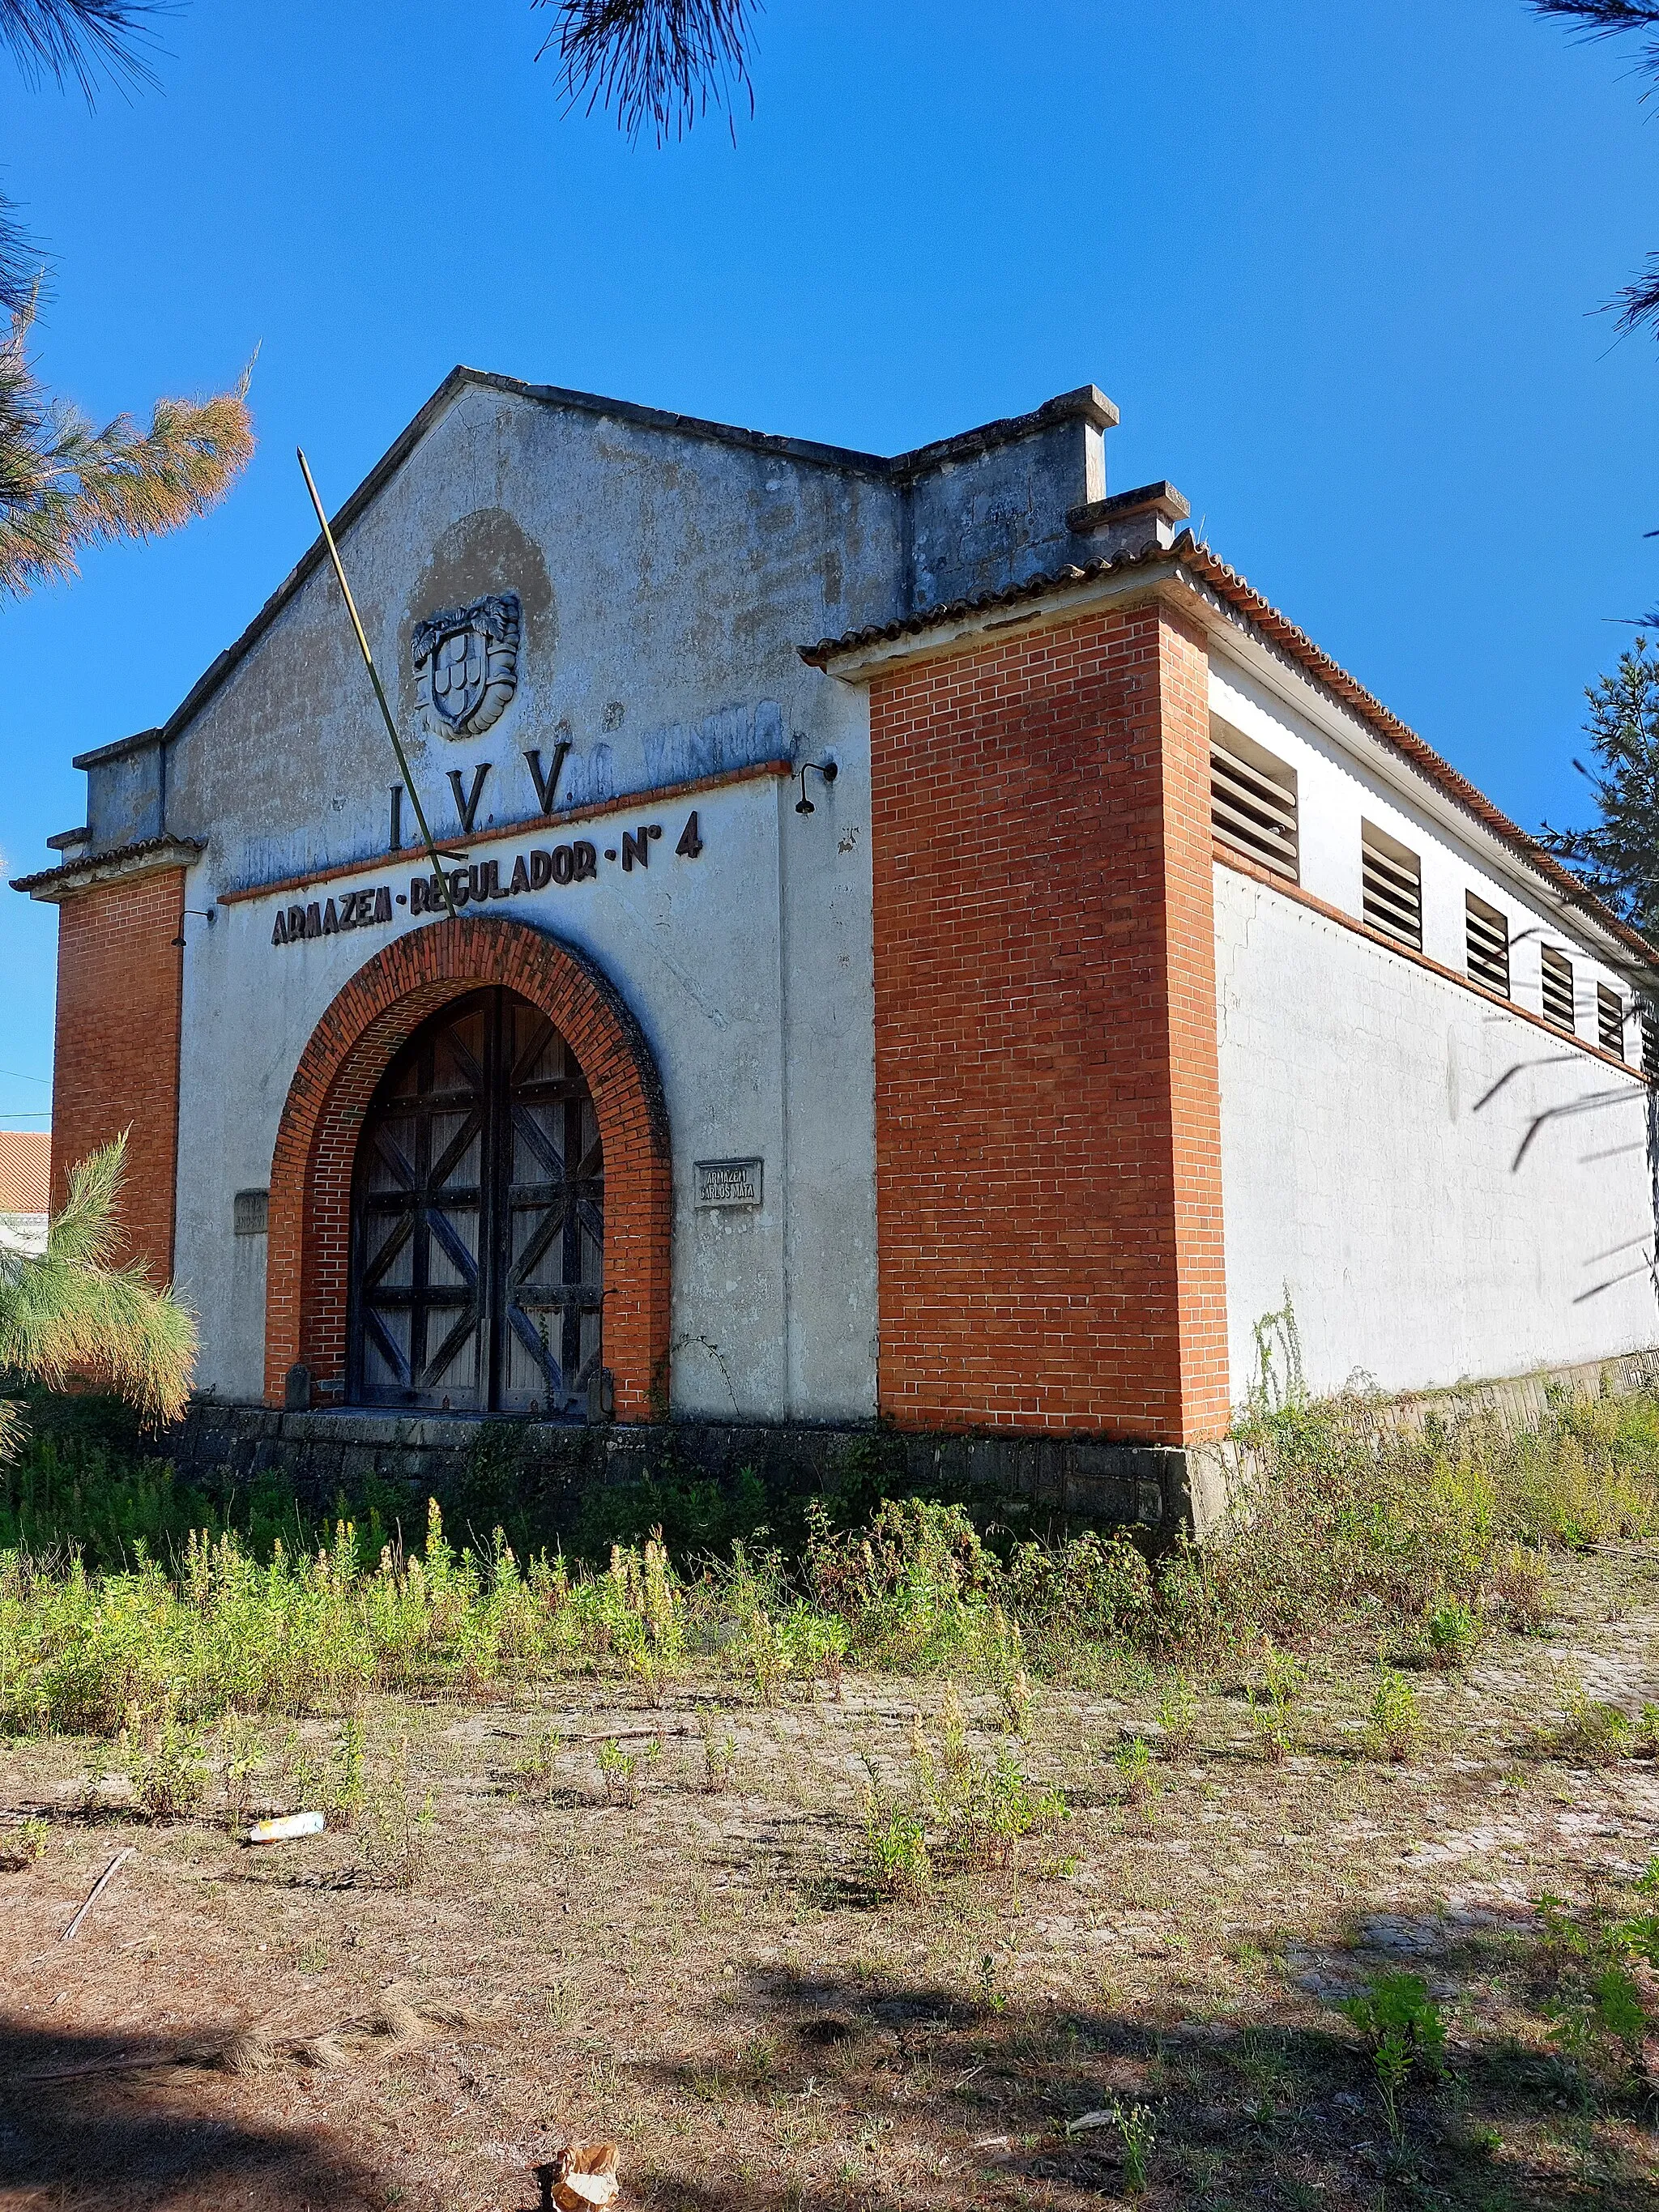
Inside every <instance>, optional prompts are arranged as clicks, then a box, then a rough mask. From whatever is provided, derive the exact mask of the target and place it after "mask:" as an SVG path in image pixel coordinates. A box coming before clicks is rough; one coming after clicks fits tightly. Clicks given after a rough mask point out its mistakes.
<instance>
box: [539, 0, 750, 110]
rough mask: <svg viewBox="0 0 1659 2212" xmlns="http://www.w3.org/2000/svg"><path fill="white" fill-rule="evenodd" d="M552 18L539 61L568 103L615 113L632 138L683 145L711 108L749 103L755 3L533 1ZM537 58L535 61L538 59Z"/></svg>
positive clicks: (731, 0)
mask: <svg viewBox="0 0 1659 2212" xmlns="http://www.w3.org/2000/svg"><path fill="white" fill-rule="evenodd" d="M532 6H534V7H537V8H548V7H550V8H552V9H554V10H555V14H556V27H555V29H554V30H553V31H552V32H550V34H549V35H548V37H547V39H546V40H545V41H544V44H543V46H542V48H541V53H543V54H546V53H554V54H556V55H557V57H558V60H559V64H560V75H561V78H562V83H563V86H564V90H565V94H566V96H567V98H568V100H569V101H570V103H571V105H572V106H575V105H578V104H580V103H581V102H583V101H584V100H585V101H586V112H588V113H589V114H591V113H592V111H593V109H594V108H595V107H598V106H603V107H609V108H612V109H614V110H615V112H616V115H617V121H618V122H619V123H620V125H622V127H623V130H624V131H627V133H628V135H629V137H630V138H634V137H639V135H640V134H641V131H647V130H648V131H651V133H652V134H653V137H655V139H656V142H657V143H658V144H659V146H660V145H662V144H663V143H665V141H666V140H667V139H669V138H671V137H673V138H683V137H684V136H685V134H686V132H687V131H689V130H690V128H691V125H693V124H694V123H695V122H696V120H697V118H698V117H699V116H701V115H703V114H706V113H707V112H708V109H709V108H710V107H711V106H712V107H715V108H726V109H728V110H729V109H730V108H731V107H732V106H733V105H734V104H735V102H736V100H738V99H739V98H743V97H747V99H748V100H749V104H750V111H751V112H752V110H753V106H754V95H753V91H752V88H751V87H750V81H749V53H750V47H751V46H752V44H753V41H754V21H753V19H754V17H755V15H757V14H758V12H759V6H758V0H532ZM539 58H540V56H539V55H538V59H539Z"/></svg>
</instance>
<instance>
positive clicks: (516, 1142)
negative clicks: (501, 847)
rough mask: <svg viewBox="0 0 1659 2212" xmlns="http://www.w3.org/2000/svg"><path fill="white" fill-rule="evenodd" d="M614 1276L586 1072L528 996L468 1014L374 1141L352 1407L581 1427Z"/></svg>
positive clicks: (440, 1042)
mask: <svg viewBox="0 0 1659 2212" xmlns="http://www.w3.org/2000/svg"><path fill="white" fill-rule="evenodd" d="M604 1261H605V1164H604V1159H603V1156H602V1154H601V1151H600V1146H599V1121H598V1117H597V1115H595V1113H594V1110H593V1101H592V1097H591V1096H590V1095H589V1092H588V1088H587V1085H586V1082H585V1081H584V1080H583V1078H582V1073H581V1070H580V1067H579V1066H577V1064H576V1059H575V1055H574V1054H573V1053H572V1051H571V1049H570V1048H569V1046H568V1044H567V1043H566V1042H565V1041H564V1039H563V1038H562V1036H560V1035H559V1033H558V1031H557V1030H556V1029H555V1028H554V1026H553V1024H551V1022H550V1021H549V1020H548V1018H547V1017H546V1015H545V1014H543V1013H541V1012H538V1010H537V1008H535V1007H534V1006H532V1005H531V1004H530V1003H529V1001H528V1000H525V999H521V998H520V997H519V996H518V994H516V993H515V992H512V991H506V990H487V991H477V992H474V993H472V994H470V995H469V996H468V997H466V998H465V999H459V1000H455V1001H453V1003H452V1004H451V1005H449V1006H445V1007H444V1008H442V1009H441V1012H438V1013H436V1014H435V1015H434V1016H433V1017H432V1018H430V1020H428V1022H427V1023H425V1024H424V1025H423V1026H422V1028H421V1029H420V1030H417V1031H416V1034H415V1035H414V1036H412V1037H411V1038H410V1041H409V1042H408V1043H407V1044H406V1045H405V1046H404V1048H403V1050H402V1052H401V1053H399V1054H398V1058H397V1059H396V1060H394V1061H393V1062H392V1066H391V1067H390V1068H388V1069H387V1071H386V1076H385V1078H384V1079H383V1081H382V1082H381V1084H380V1088H379V1090H378V1091H376V1092H375V1094H374V1101H373V1103H371V1105H370V1107H369V1109H368V1115H366V1117H365V1120H364V1124H363V1132H362V1137H361V1138H360V1139H359V1141H358V1146H357V1158H356V1174H355V1176H354V1181H353V1188H352V1237H351V1299H350V1325H349V1364H348V1382H347V1389H348V1393H349V1396H350V1397H351V1399H352V1400H353V1401H355V1402H356V1403H357V1404H360V1405H377V1406H410V1407H430V1408H433V1409H435V1410H440V1411H442V1410H447V1411H453V1412H456V1413H540V1414H543V1415H544V1416H549V1417H552V1418H557V1417H559V1416H570V1415H573V1414H577V1413H580V1412H581V1411H583V1410H585V1407H586V1395H587V1386H588V1383H589V1381H590V1380H591V1379H592V1376H595V1375H597V1373H598V1372H599V1365H600V1359H601V1348H600V1347H601V1300H602V1294H603V1283H604Z"/></svg>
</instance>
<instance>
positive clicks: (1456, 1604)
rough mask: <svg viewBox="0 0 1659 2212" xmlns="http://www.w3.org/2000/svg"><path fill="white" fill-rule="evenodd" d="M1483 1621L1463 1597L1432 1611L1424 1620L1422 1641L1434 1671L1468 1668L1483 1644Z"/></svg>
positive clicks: (1426, 1614) (1448, 1600)
mask: <svg viewBox="0 0 1659 2212" xmlns="http://www.w3.org/2000/svg"><path fill="white" fill-rule="evenodd" d="M1480 1634H1481V1620H1480V1614H1479V1613H1477V1612H1476V1611H1475V1609H1474V1607H1473V1606H1472V1605H1470V1604H1468V1602H1467V1601H1465V1600H1464V1599H1462V1598H1460V1597H1454V1598H1448V1599H1447V1600H1446V1601H1445V1602H1444V1603H1443V1604H1441V1605H1437V1606H1433V1607H1430V1608H1429V1610H1428V1611H1427V1612H1426V1613H1425V1616H1424V1621H1423V1641H1424V1646H1425V1651H1426V1654H1427V1656H1428V1660H1429V1663H1430V1665H1431V1666H1433V1667H1467V1666H1468V1663H1469V1661H1470V1660H1471V1659H1472V1658H1473V1657H1474V1653H1475V1649H1476V1647H1477V1645H1478V1644H1480Z"/></svg>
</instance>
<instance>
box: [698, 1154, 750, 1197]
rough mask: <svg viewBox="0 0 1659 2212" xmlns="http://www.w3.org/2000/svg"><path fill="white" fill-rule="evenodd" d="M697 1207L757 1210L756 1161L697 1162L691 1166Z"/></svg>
mask: <svg viewBox="0 0 1659 2212" xmlns="http://www.w3.org/2000/svg"><path fill="white" fill-rule="evenodd" d="M695 1169H696V1178H697V1204H698V1205H699V1206H758V1205H759V1204H760V1202H761V1163H760V1161H759V1160H698V1161H696V1163H695Z"/></svg>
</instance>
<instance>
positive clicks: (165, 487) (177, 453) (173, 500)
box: [0, 307, 253, 597]
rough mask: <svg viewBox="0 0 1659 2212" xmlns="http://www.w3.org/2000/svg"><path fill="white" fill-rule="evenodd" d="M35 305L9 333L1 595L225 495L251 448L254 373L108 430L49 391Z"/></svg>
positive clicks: (1, 453)
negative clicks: (39, 359)
mask: <svg viewBox="0 0 1659 2212" xmlns="http://www.w3.org/2000/svg"><path fill="white" fill-rule="evenodd" d="M29 321H30V310H29V309H28V308H27V307H26V308H24V309H23V310H22V311H21V313H18V314H16V315H15V316H14V317H13V319H12V325H11V331H10V334H9V336H8V337H5V338H4V339H3V340H0V592H10V593H12V594H13V595H14V596H18V597H21V595H22V594H23V593H24V592H28V591H30V590H32V589H33V587H34V586H36V585H37V584H40V583H45V582H48V581H50V580H53V579H56V578H61V577H65V576H72V575H73V574H75V573H76V555H77V554H78V553H79V552H80V551H81V550H82V548H84V547H86V546H89V545H96V544H105V543H107V542H108V541H109V540H111V539H113V538H154V537H158V536H159V535H160V534H161V532H164V531H167V530H174V529H176V528H178V526H179V524H180V523H184V522H188V521H190V520H191V519H192V518H193V517H194V516H196V515H198V514H203V513H206V512H207V510H208V509H209V508H210V507H212V506H214V505H215V504H216V501H218V500H219V499H221V498H222V496H223V495H224V493H225V491H226V489H228V485H229V483H230V481H231V479H232V477H234V476H235V475H236V474H237V472H238V471H240V469H241V468H242V467H243V466H245V465H246V462H247V459H248V457H249V455H250V454H251V453H252V451H253V429H252V418H251V416H249V413H248V407H247V397H246V393H247V380H246V377H245V378H244V379H243V380H242V382H241V383H240V386H238V387H237V388H236V389H235V390H234V391H232V392H221V393H219V394H218V395H217V396H216V398H210V399H205V400H190V399H158V400H157V401H156V403H155V411H154V414H153V415H152V416H151V419H150V424H149V428H148V429H147V430H143V429H140V428H139V427H138V425H137V423H136V422H134V421H133V420H132V418H131V416H128V415H118V416H116V417H115V419H114V420H113V421H112V422H106V423H105V424H104V425H103V427H102V428H98V427H97V426H96V425H94V423H92V422H89V421H88V419H87V417H86V416H84V415H82V413H81V412H80V410H78V409H77V408H76V407H73V406H71V405H70V404H69V403H68V402H67V401H65V400H61V399H52V398H49V397H48V396H47V394H46V392H45V391H44V390H43V388H42V386H41V385H40V380H39V379H38V378H37V377H36V375H35V373H34V368H33V363H32V362H31V361H30V359H29V356H28V344H27V341H28V330H29Z"/></svg>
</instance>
